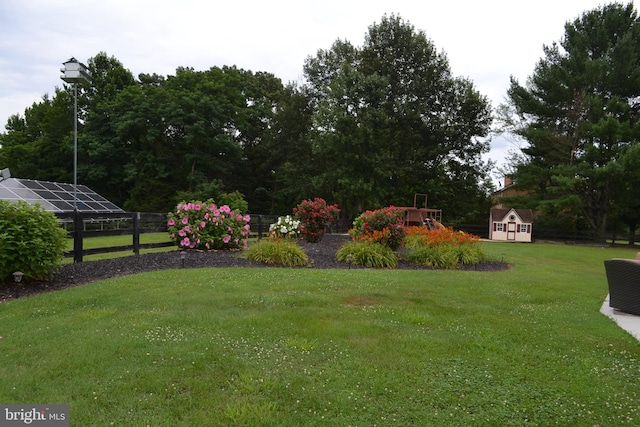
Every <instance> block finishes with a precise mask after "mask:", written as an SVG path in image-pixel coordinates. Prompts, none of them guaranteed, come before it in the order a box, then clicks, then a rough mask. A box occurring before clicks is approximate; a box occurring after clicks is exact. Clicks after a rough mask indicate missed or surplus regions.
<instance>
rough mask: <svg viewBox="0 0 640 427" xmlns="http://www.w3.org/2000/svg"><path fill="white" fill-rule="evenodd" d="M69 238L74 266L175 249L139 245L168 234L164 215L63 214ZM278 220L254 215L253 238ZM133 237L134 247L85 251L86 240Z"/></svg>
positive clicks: (149, 244) (260, 235) (62, 221)
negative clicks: (147, 236)
mask: <svg viewBox="0 0 640 427" xmlns="http://www.w3.org/2000/svg"><path fill="white" fill-rule="evenodd" d="M56 216H57V217H58V219H59V220H60V221H61V223H62V224H63V226H64V227H65V229H66V230H67V231H68V232H69V235H70V236H71V237H72V238H73V250H71V251H67V252H66V254H65V255H66V256H68V257H73V261H74V262H82V261H83V258H84V256H86V255H94V254H101V253H110V252H123V251H133V253H134V254H135V255H139V254H140V250H141V249H149V248H161V247H168V246H174V245H175V243H173V242H161V243H144V244H143V243H140V235H142V234H144V233H157V232H166V231H167V215H166V214H162V213H142V212H121V213H108V214H102V213H101V214H99V215H97V214H95V213H88V212H87V213H84V212H64V213H58V214H56ZM277 220H278V216H277V215H251V221H250V222H249V225H250V226H251V237H254V238H258V239H261V238H262V237H264V236H266V235H267V234H268V233H269V226H270V225H271V224H272V223H274V222H276V221H277ZM120 235H131V244H130V245H123V246H112V247H101V248H93V249H85V248H84V239H85V238H88V237H98V236H120Z"/></svg>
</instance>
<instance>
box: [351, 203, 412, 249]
mask: <svg viewBox="0 0 640 427" xmlns="http://www.w3.org/2000/svg"><path fill="white" fill-rule="evenodd" d="M403 218H404V212H403V211H401V210H400V209H397V208H395V207H393V206H389V207H386V208H383V209H376V210H374V211H366V212H364V213H362V214H360V216H359V217H357V218H356V219H355V220H354V221H353V228H352V229H351V230H349V234H350V235H351V237H352V238H353V239H354V240H358V241H369V242H373V243H380V244H381V245H384V246H386V247H388V248H390V249H391V250H393V251H395V250H396V249H398V248H399V247H400V245H401V244H402V241H403V239H404V237H405V230H404V225H403V224H404V220H403Z"/></svg>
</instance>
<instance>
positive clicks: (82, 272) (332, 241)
mask: <svg viewBox="0 0 640 427" xmlns="http://www.w3.org/2000/svg"><path fill="white" fill-rule="evenodd" d="M349 239H350V237H349V236H348V235H343V234H328V235H326V236H325V237H324V239H323V240H322V241H321V242H320V243H307V242H305V241H303V240H301V241H300V242H299V244H300V246H302V248H303V249H304V251H305V252H306V254H307V256H308V257H309V259H310V260H311V265H310V266H309V267H300V268H320V269H349V268H352V269H358V268H359V269H363V268H365V267H362V266H355V265H349V264H348V263H344V262H339V261H337V260H336V259H335V253H336V252H337V250H338V249H339V248H340V246H342V244H343V243H344V242H346V241H348V240H349ZM239 254H240V252H238V251H209V252H201V251H185V253H184V259H183V258H182V256H181V251H179V250H175V251H169V252H158V253H149V254H142V255H139V256H133V255H132V256H128V257H120V258H112V259H106V260H100V261H90V262H82V263H77V264H66V265H63V266H62V267H61V268H60V270H58V272H57V273H56V274H55V275H54V277H53V278H51V279H50V280H48V281H37V282H27V283H21V284H16V283H0V303H1V302H3V301H6V300H8V299H13V298H23V297H26V296H30V295H34V294H39V293H42V292H50V291H56V290H60V289H65V288H69V287H73V286H79V285H84V284H87V283H91V282H95V281H97V280H102V279H109V278H113V277H119V276H125V275H129V274H136V273H142V272H145V271H156V270H166V269H176V268H216V267H251V268H285V267H278V266H273V265H269V264H263V263H258V262H253V261H249V260H246V259H242V258H240V257H239ZM508 268H509V265H508V264H506V263H503V262H500V261H487V262H483V263H480V264H477V265H470V266H463V267H462V268H461V269H463V270H471V271H502V270H507V269H508ZM396 269H403V270H432V268H430V267H424V266H420V265H418V264H414V263H411V262H408V261H404V260H400V261H399V262H398V266H397V267H396Z"/></svg>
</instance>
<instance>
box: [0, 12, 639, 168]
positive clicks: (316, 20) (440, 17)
mask: <svg viewBox="0 0 640 427" xmlns="http://www.w3.org/2000/svg"><path fill="white" fill-rule="evenodd" d="M608 3H611V2H609V1H604V2H603V1H598V0H538V1H536V2H519V1H514V0H485V1H478V0H459V1H442V0H393V1H381V0H352V1H349V0H340V1H337V0H323V1H309V0H297V1H290V0H271V1H265V0H245V1H235V2H234V1H224V2H222V1H220V0H182V1H166V0H98V1H95V0H82V1H68V0H0V124H1V125H2V127H1V128H0V131H2V132H3V131H4V125H5V124H6V122H7V119H8V118H9V116H10V115H12V114H16V113H19V114H21V115H23V114H24V110H25V108H27V107H29V106H31V104H32V103H34V102H38V101H40V100H41V99H42V96H43V95H44V94H46V93H48V94H53V92H54V89H55V87H62V83H63V82H62V81H61V80H60V68H61V67H62V62H64V61H66V60H67V59H69V58H70V57H72V56H73V57H76V58H77V59H78V60H79V61H81V62H85V63H86V62H87V60H88V59H89V58H90V57H93V56H95V55H96V54H97V53H99V52H101V51H104V52H106V53H107V54H108V55H109V56H114V57H116V58H117V59H118V60H119V61H120V62H121V63H122V64H123V65H124V67H125V68H127V69H129V70H130V71H131V72H132V73H133V74H134V76H137V75H138V74H139V73H157V74H160V75H165V76H166V75H169V74H174V72H175V69H176V68H177V67H179V66H184V67H193V68H195V69H196V70H205V69H208V68H210V67H212V66H223V65H229V66H232V65H235V66H237V67H238V68H244V69H246V70H251V71H254V72H256V71H266V72H270V73H273V74H274V75H275V76H276V77H279V78H281V79H282V81H283V83H287V82H289V81H292V80H296V81H298V80H300V79H301V76H302V67H303V64H304V60H305V58H307V57H308V56H315V55H316V52H317V51H318V50H319V49H329V48H330V47H331V45H332V43H333V42H334V41H335V40H337V39H342V40H345V39H346V40H349V41H350V42H351V43H352V44H353V45H354V46H362V44H363V43H364V36H365V33H366V32H367V30H368V28H369V26H370V25H372V24H374V23H376V22H379V21H380V19H381V18H382V17H383V16H384V15H385V14H387V15H391V14H396V15H399V16H400V17H401V18H403V19H404V20H405V21H407V22H409V23H410V24H412V25H413V26H414V27H415V29H416V30H422V31H424V32H425V33H426V35H427V37H428V38H429V39H431V40H432V41H433V43H434V44H435V46H436V48H437V49H438V50H439V51H444V52H445V53H446V55H447V57H448V59H449V62H450V66H451V70H452V72H453V74H454V75H455V76H462V77H468V78H470V79H471V80H472V81H473V82H474V84H475V86H476V88H477V89H478V90H479V91H480V92H481V93H482V94H484V95H486V96H488V97H489V99H490V100H491V102H492V105H493V107H496V106H497V105H498V104H499V103H501V102H502V101H503V99H504V97H505V96H506V90H507V87H508V85H509V76H511V75H513V76H515V77H516V78H518V79H519V80H520V82H521V83H524V82H525V81H526V78H527V76H529V75H530V74H531V73H532V72H533V68H534V66H535V64H536V62H537V61H538V60H539V59H540V58H541V57H542V45H543V44H551V43H552V42H554V41H559V40H560V39H561V38H562V36H563V34H564V24H565V23H566V22H567V21H573V20H574V19H576V18H578V17H580V15H581V14H582V13H583V12H586V11H589V10H592V9H594V8H597V7H600V6H602V5H603V4H608ZM623 3H625V4H626V3H627V2H626V1H624V2H623ZM508 145H509V143H508V142H507V140H506V139H504V138H498V139H496V140H495V141H493V143H492V151H491V153H490V154H489V155H488V156H486V158H491V159H493V160H496V161H498V162H501V160H502V158H503V157H504V155H505V151H506V148H508ZM0 167H4V166H3V165H0Z"/></svg>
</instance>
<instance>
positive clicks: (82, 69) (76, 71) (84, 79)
mask: <svg viewBox="0 0 640 427" xmlns="http://www.w3.org/2000/svg"><path fill="white" fill-rule="evenodd" d="M62 65H64V68H61V69H60V71H61V72H62V73H63V74H62V75H61V76H60V78H61V79H62V80H64V81H65V82H67V83H73V210H74V212H77V211H78V83H87V84H88V83H89V81H90V78H91V74H89V70H88V69H87V66H86V65H84V64H83V63H81V62H78V60H77V59H76V58H73V57H72V58H71V59H69V60H68V61H67V62H63V63H62Z"/></svg>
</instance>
